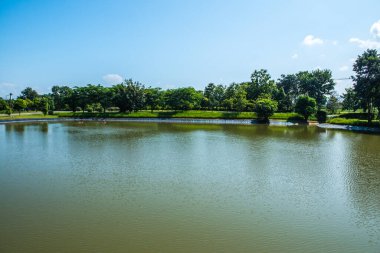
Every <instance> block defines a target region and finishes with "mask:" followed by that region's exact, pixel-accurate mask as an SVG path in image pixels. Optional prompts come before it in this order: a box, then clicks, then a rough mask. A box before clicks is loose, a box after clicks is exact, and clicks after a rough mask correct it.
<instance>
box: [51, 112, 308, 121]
mask: <svg viewBox="0 0 380 253" xmlns="http://www.w3.org/2000/svg"><path fill="white" fill-rule="evenodd" d="M57 116H59V117H83V118H197V119H256V118H257V115H256V113H254V112H227V111H195V110H190V111H153V112H151V111H138V112H131V113H119V112H106V113H87V112H85V113H82V112H76V113H73V112H63V113H57ZM270 118H271V119H278V120H289V119H290V120H301V119H302V117H301V116H300V115H298V114H297V113H275V114H274V115H273V116H272V117H270ZM311 120H313V118H311Z"/></svg>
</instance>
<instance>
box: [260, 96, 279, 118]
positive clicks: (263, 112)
mask: <svg viewBox="0 0 380 253" xmlns="http://www.w3.org/2000/svg"><path fill="white" fill-rule="evenodd" d="M277 105H278V104H277V102H276V101H273V100H271V99H269V98H263V99H258V100H257V101H256V102H255V110H254V111H255V112H256V113H257V117H258V119H259V120H262V121H265V122H268V121H269V117H270V116H272V115H273V114H274V112H275V111H277Z"/></svg>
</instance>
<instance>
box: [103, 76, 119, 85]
mask: <svg viewBox="0 0 380 253" xmlns="http://www.w3.org/2000/svg"><path fill="white" fill-rule="evenodd" d="M103 80H104V81H106V82H107V83H108V84H112V85H114V84H119V83H122V82H123V80H124V79H123V77H122V76H120V75H118V74H107V75H105V76H103Z"/></svg>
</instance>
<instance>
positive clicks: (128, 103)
mask: <svg viewBox="0 0 380 253" xmlns="http://www.w3.org/2000/svg"><path fill="white" fill-rule="evenodd" d="M144 89H145V88H144V85H142V84H141V83H139V82H133V81H132V79H128V80H125V81H124V82H123V83H121V84H117V85H115V86H113V91H114V97H113V102H114V103H115V105H116V106H117V107H119V110H120V112H126V111H129V112H132V111H138V110H140V109H142V108H143V107H144V104H145V94H144Z"/></svg>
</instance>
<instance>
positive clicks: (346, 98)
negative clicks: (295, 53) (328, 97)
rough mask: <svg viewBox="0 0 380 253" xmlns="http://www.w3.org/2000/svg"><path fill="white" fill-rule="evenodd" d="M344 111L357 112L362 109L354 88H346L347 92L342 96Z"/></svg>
mask: <svg viewBox="0 0 380 253" xmlns="http://www.w3.org/2000/svg"><path fill="white" fill-rule="evenodd" d="M341 98H342V99H343V101H342V109H343V110H353V111H356V110H357V109H359V108H360V104H359V100H358V97H357V95H356V92H355V90H354V89H353V88H346V91H345V92H344V93H343V94H342V96H341Z"/></svg>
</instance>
